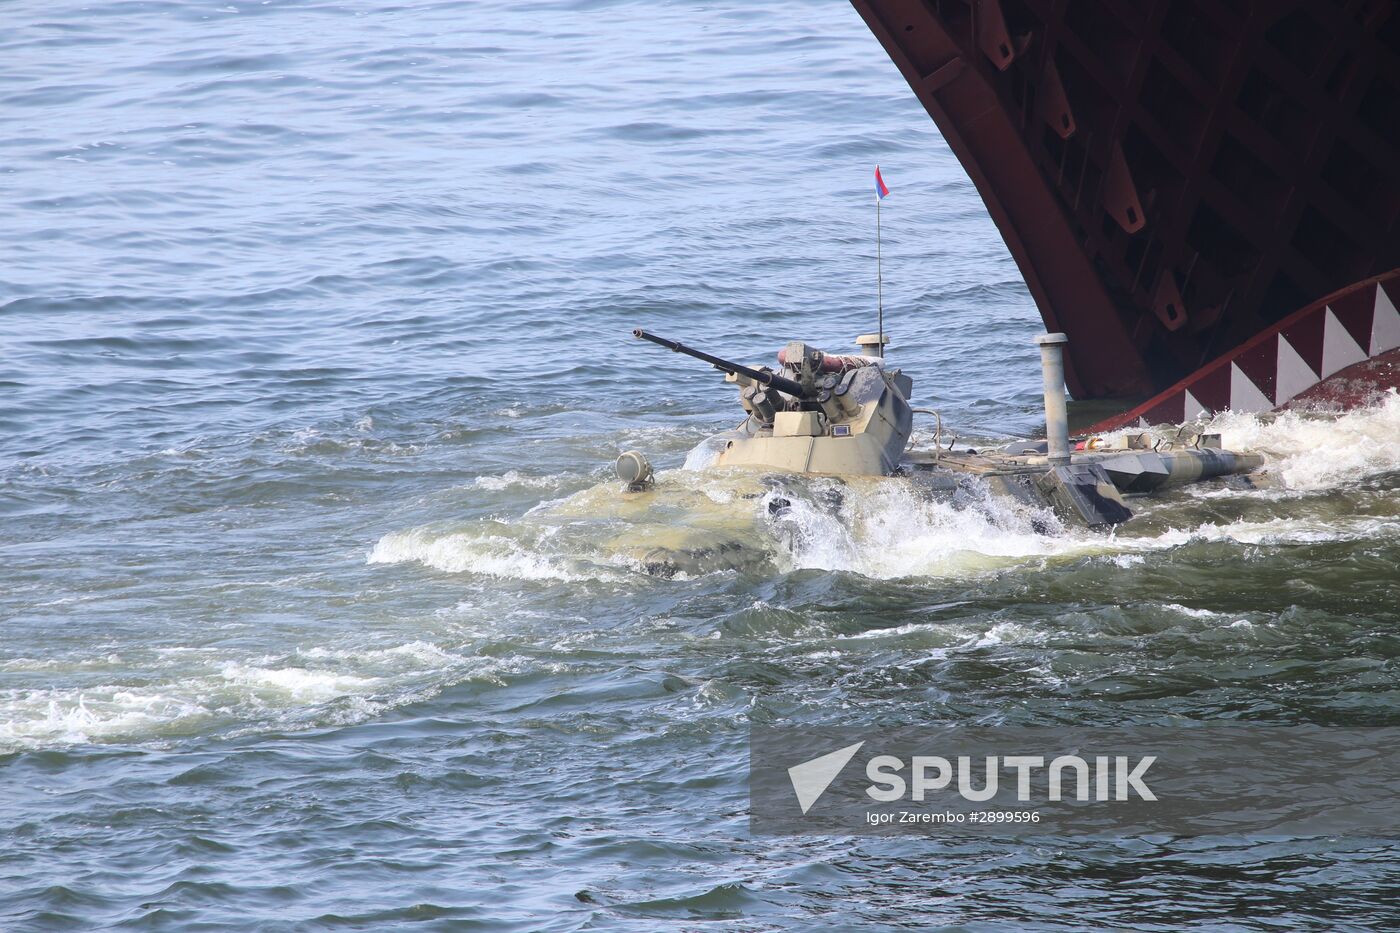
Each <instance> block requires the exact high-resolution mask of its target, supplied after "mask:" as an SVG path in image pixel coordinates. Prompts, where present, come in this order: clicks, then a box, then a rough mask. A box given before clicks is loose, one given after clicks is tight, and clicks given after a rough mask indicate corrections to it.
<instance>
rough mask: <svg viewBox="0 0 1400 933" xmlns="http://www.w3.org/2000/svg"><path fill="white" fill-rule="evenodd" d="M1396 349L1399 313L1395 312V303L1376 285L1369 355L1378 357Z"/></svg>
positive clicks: (1397, 344)
mask: <svg viewBox="0 0 1400 933" xmlns="http://www.w3.org/2000/svg"><path fill="white" fill-rule="evenodd" d="M1396 347H1400V312H1397V311H1396V310H1395V303H1394V302H1392V301H1391V300H1390V296H1389V295H1387V294H1386V293H1385V289H1383V288H1381V287H1380V286H1379V285H1378V286H1376V313H1375V317H1374V318H1372V320H1371V355H1372V356H1378V355H1380V354H1382V353H1384V352H1385V351H1386V350H1394V349H1395V348H1396Z"/></svg>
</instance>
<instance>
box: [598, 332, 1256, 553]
mask: <svg viewBox="0 0 1400 933" xmlns="http://www.w3.org/2000/svg"><path fill="white" fill-rule="evenodd" d="M633 335H634V336H635V337H637V338H639V339H641V340H646V341H650V342H651V343H654V344H657V345H658V346H661V347H665V348H666V349H668V350H672V351H674V352H676V353H682V354H685V355H687V356H691V357H694V358H695V359H698V360H701V361H703V362H706V363H709V364H710V365H711V366H713V367H714V368H715V369H718V370H720V371H721V372H723V373H725V381H726V382H729V383H732V384H734V385H735V386H736V387H737V388H738V390H739V404H740V405H741V406H742V408H743V410H744V413H745V417H744V420H743V421H742V422H741V423H740V424H739V425H738V426H737V427H736V428H734V429H733V430H731V431H728V432H725V433H723V434H720V435H718V436H716V437H715V438H713V439H712V440H711V441H710V443H711V445H712V446H713V447H714V448H716V449H717V451H718V453H717V456H716V458H715V461H714V464H713V466H714V467H716V468H723V467H748V468H751V469H755V470H760V471H766V472H767V473H771V474H775V475H778V476H782V475H789V476H790V475H794V474H796V475H808V474H810V475H822V476H834V477H879V476H888V477H902V478H904V479H906V480H908V481H909V482H912V483H914V484H916V485H917V486H918V487H919V488H920V489H923V490H926V491H927V492H928V493H929V494H930V495H939V494H949V495H953V494H956V493H957V492H958V491H959V490H961V489H965V488H966V487H967V486H968V485H969V484H981V485H982V486H983V487H985V488H986V489H987V490H989V491H990V492H991V493H993V494H996V495H1000V496H1006V497H1010V498H1011V499H1014V500H1017V501H1019V502H1022V503H1026V504H1028V505H1032V506H1040V507H1049V508H1051V509H1053V510H1054V512H1055V513H1056V514H1057V515H1059V516H1060V518H1061V519H1063V520H1065V521H1070V522H1075V523H1079V524H1083V525H1087V526H1088V527H1091V528H1103V527H1109V526H1113V525H1117V524H1119V523H1122V522H1125V521H1127V520H1128V519H1130V518H1131V517H1132V514H1133V513H1132V510H1131V509H1130V508H1129V506H1128V505H1127V503H1126V502H1125V501H1124V494H1125V493H1126V494H1139V493H1148V492H1155V491H1158V490H1161V489H1165V488H1168V487H1171V486H1178V485H1181V484H1183V483H1191V482H1197V481H1201V480H1209V479H1213V478H1216V477H1221V476H1227V475H1234V474H1245V473H1249V472H1251V471H1253V470H1255V469H1257V468H1258V467H1260V466H1261V465H1262V463H1263V458H1262V457H1260V456H1259V455H1258V454H1254V453H1242V452H1234V451H1228V450H1223V449H1221V448H1220V438H1219V435H1209V434H1195V435H1191V436H1189V437H1188V436H1185V435H1182V436H1180V437H1178V438H1177V439H1175V440H1172V441H1162V440H1153V439H1152V437H1151V436H1150V435H1148V434H1135V435H1127V436H1125V437H1122V438H1119V439H1116V440H1115V441H1114V442H1112V443H1106V442H1104V441H1103V440H1102V439H1099V438H1089V439H1086V440H1084V441H1082V442H1080V443H1078V444H1077V445H1073V446H1072V445H1071V443H1070V438H1069V430H1068V420H1067V416H1066V403H1065V386H1064V364H1063V358H1062V350H1063V346H1064V344H1065V342H1066V339H1065V337H1064V335H1063V334H1043V335H1041V336H1039V337H1037V338H1036V342H1037V344H1039V346H1040V351H1041V363H1042V372H1043V376H1044V390H1045V411H1046V424H1047V437H1046V439H1045V440H1044V441H1031V442H1024V443H1018V444H1011V445H1009V446H1006V447H1002V448H1000V449H984V450H974V449H957V450H955V449H952V448H953V446H954V445H953V444H952V443H949V444H948V446H947V447H945V446H944V443H943V441H944V438H943V428H942V423H941V418H939V416H938V414H937V413H936V412H933V411H930V410H928V409H921V408H914V407H913V406H911V405H910V402H909V399H910V397H911V395H912V391H913V381H912V380H911V379H910V377H909V376H908V375H906V374H905V373H903V372H901V371H900V370H899V369H898V368H892V367H890V366H888V365H887V363H886V359H885V356H884V349H885V346H886V344H887V342H888V339H887V337H886V335H884V334H873V335H865V336H862V337H860V338H859V339H858V340H857V345H858V346H859V347H860V348H861V351H862V352H861V353H860V354H859V355H844V354H832V353H825V352H823V351H821V350H819V349H817V348H815V347H812V346H809V345H807V344H805V343H802V342H800V341H793V342H791V343H788V344H787V345H786V346H785V347H783V349H782V350H781V351H779V353H778V358H777V361H778V364H779V366H778V368H776V369H774V368H771V367H768V366H760V367H750V366H744V365H741V364H738V363H734V362H731V361H729V360H725V359H722V358H720V357H717V356H712V355H710V354H708V353H704V352H702V351H699V350H695V349H692V348H690V347H688V346H686V345H684V344H681V343H678V342H676V341H674V340H668V339H666V338H664V337H658V336H656V335H655V334H651V333H648V332H646V331H644V330H636V331H633ZM915 415H927V416H929V417H932V418H934V419H936V420H935V433H934V442H933V444H932V445H931V446H930V447H928V448H927V449H911V445H910V440H911V437H912V435H913V425H914V417H915ZM617 467H618V475H619V477H620V478H622V479H623V480H624V481H625V482H626V483H627V484H628V488H629V489H631V490H633V491H642V490H644V489H646V488H648V487H649V486H650V484H651V483H652V482H654V480H653V478H652V472H651V467H650V465H649V464H647V462H646V459H645V457H643V456H642V455H641V454H639V453H637V452H636V451H628V452H626V453H624V454H623V455H622V456H621V457H620V458H619V460H618V464H617ZM782 506H783V500H782V499H781V497H779V498H771V497H770V499H769V509H770V510H781V508H782Z"/></svg>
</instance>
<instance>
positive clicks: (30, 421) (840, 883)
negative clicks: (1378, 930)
mask: <svg viewBox="0 0 1400 933" xmlns="http://www.w3.org/2000/svg"><path fill="white" fill-rule="evenodd" d="M3 19H4V24H5V27H6V28H5V29H4V34H3V38H0V52H2V53H3V54H0V98H3V108H0V184H3V190H4V193H5V200H6V205H5V216H4V220H3V222H0V257H3V262H0V347H3V351H4V352H3V354H0V387H3V395H0V515H3V516H4V535H3V537H0V581H3V585H0V619H3V638H2V639H0V788H2V789H3V791H4V795H3V801H2V802H0V827H3V838H4V839H5V844H4V846H3V847H0V918H3V925H4V926H5V927H6V928H9V929H15V928H35V929H39V928H72V927H83V928H86V927H99V926H108V925H114V926H121V927H129V928H137V929H141V928H149V929H181V928H187V927H189V928H193V927H197V926H198V927H201V928H224V927H229V928H239V927H242V928H250V929H266V928H279V927H286V926H301V925H304V926H307V927H310V928H321V927H326V928H330V927H359V928H393V927H396V926H407V925H410V924H414V923H425V924H427V926H429V927H442V928H452V929H474V928H479V929H490V930H498V929H521V930H527V929H529V930H534V929H550V930H572V929H581V928H590V929H635V930H656V929H669V928H674V929H699V928H706V929H734V930H756V929H805V928H810V927H823V926H827V927H843V926H844V927H858V926H867V927H871V928H886V927H908V928H930V927H939V926H943V925H948V926H954V925H958V924H963V925H966V926H968V927H973V928H976V927H979V926H987V925H993V926H994V925H1006V926H1007V927H1012V928H1025V927H1033V926H1046V927H1049V926H1055V925H1063V926H1069V927H1081V928H1087V927H1100V926H1117V927H1123V928H1136V929H1175V928H1179V927H1181V926H1184V925H1189V924H1193V923H1195V924H1203V925H1209V926H1228V925H1235V926H1237V927H1240V928H1244V927H1249V926H1253V925H1267V924H1274V925H1277V926H1283V927H1295V928H1309V929H1311V928H1344V927H1348V926H1352V927H1359V926H1363V925H1366V924H1373V925H1376V926H1386V925H1388V924H1389V923H1390V922H1392V921H1394V919H1395V914H1394V913H1393V912H1392V911H1393V910H1394V908H1393V900H1392V897H1393V892H1394V890H1395V889H1396V885H1397V881H1400V879H1397V877H1396V876H1397V865H1400V862H1397V859H1396V854H1395V850H1394V848H1392V847H1390V846H1387V845H1382V844H1379V843H1374V842H1360V841H1348V840H1313V841H1303V840H1299V841H1296V842H1292V843H1289V842H1278V841H1275V842H1270V843H1268V844H1262V843H1261V844H1249V843H1245V842H1241V841H1238V840H1236V841H1233V842H1220V841H1214V842H1211V841H1201V840H1197V841H1192V840H1171V839H1152V840H1124V841H1122V842H1120V843H1116V844H1105V843H1096V844H1093V845H1085V844H1082V843H1074V844H1068V843H1065V844H1056V843H1053V842H1045V843H1042V844H1035V845H1027V844H1024V843H1010V842H1006V843H1001V842H985V841H964V842H956V843H949V842H942V841H938V840H922V841H919V840H909V841H899V842H890V841H888V840H885V841H880V840H850V839H829V838H817V839H808V840H778V841H773V840H766V839H752V838H750V837H749V836H748V833H747V823H746V818H745V809H746V806H747V789H746V785H745V775H746V754H747V749H746V741H747V733H746V727H747V724H748V723H749V722H753V721H760V722H765V723H782V722H807V723H811V722H840V723H843V724H891V723H917V722H929V721H936V722H967V723H976V724H980V725H987V724H996V723H1015V724H1052V723H1077V724H1084V723H1096V722H1103V723H1113V724H1166V723H1174V722H1183V721H1205V720H1212V721H1213V720H1221V719H1227V720H1246V721H1251V722H1265V723H1277V724H1287V723H1301V722H1308V723H1339V724H1341V723H1344V724H1348V725H1396V724H1397V722H1400V681H1398V680H1397V658H1400V640H1397V635H1396V632H1397V625H1400V608H1397V604H1400V580H1397V576H1398V574H1397V571H1396V566H1397V561H1398V560H1400V495H1397V491H1398V490H1400V399H1397V398H1395V397H1391V398H1390V399H1388V400H1387V401H1386V402H1385V403H1384V404H1382V405H1381V406H1379V407H1378V408H1375V409H1373V410H1370V411H1367V412H1360V413H1355V414H1351V415H1347V416H1344V417H1340V418H1338V417H1335V416H1327V415H1320V414H1313V415H1297V414H1290V415H1287V416H1285V417H1282V418H1280V419H1277V420H1273V421H1260V420H1258V419H1254V418H1249V417H1226V418H1222V419H1220V424H1219V426H1220V427H1221V428H1222V429H1223V430H1224V431H1225V433H1226V440H1227V442H1234V443H1238V444H1248V445H1255V446H1258V447H1261V448H1263V449H1265V450H1266V451H1269V452H1270V453H1272V454H1273V455H1274V465H1273V467H1272V473H1273V474H1274V476H1275V478H1276V479H1277V485H1276V486H1275V487H1273V488H1270V489H1268V490H1262V491H1254V492H1242V491H1233V490H1230V489H1227V488H1225V487H1203V488H1200V489H1196V490H1191V491H1185V492H1181V493H1178V494H1175V495H1172V496H1170V497H1168V498H1166V499H1164V500H1162V501H1159V502H1156V503H1153V504H1149V505H1146V506H1145V511H1144V515H1143V517H1142V518H1141V520H1140V521H1138V522H1135V523H1134V524H1133V525H1131V526H1130V527H1128V528H1125V529H1123V530H1121V531H1120V532H1119V533H1118V534H1117V535H1116V536H1103V535H1093V534H1088V533H1084V532H1077V531H1072V530H1063V529H1058V530H1057V529H1055V528H1054V527H1050V528H1048V529H1047V528H1046V526H1045V525H1044V523H1043V522H1033V521H1032V519H1034V518H1035V516H1028V515H1025V514H1020V513H1017V512H1015V511H1012V510H1008V509H1005V508H1002V507H999V506H998V505H997V504H996V503H995V502H987V503H981V504H977V503H973V504H972V505H970V506H969V507H966V508H961V509H955V508H952V507H951V506H948V505H940V504H934V503H927V502H922V501H917V500H915V499H913V498H912V497H910V496H909V495H908V494H907V493H906V492H904V491H902V490H901V489H899V488H897V487H892V486H889V485H887V484H883V483H872V484H866V485H857V486H855V487H852V488H850V489H847V490H845V491H844V495H843V501H844V505H843V507H842V509H841V511H840V512H839V513H838V514H836V515H832V514H830V513H828V512H824V511H822V510H819V509H815V508H812V509H805V510H804V509H802V508H799V509H798V512H797V514H796V517H795V519H794V522H795V524H796V526H797V527H795V528H794V529H791V531H792V533H790V534H786V535H782V536H778V537H774V536H771V535H768V536H765V534H764V533H763V531H762V529H761V528H760V526H759V524H758V523H757V521H756V515H757V514H758V510H759V509H760V508H761V506H762V500H761V498H753V497H749V495H748V491H747V489H746V488H745V487H744V484H743V481H742V480H741V479H737V478H734V477H713V476H707V475H705V474H703V473H699V472H696V471H688V470H685V469H683V468H682V467H683V465H684V464H685V463H686V460H687V456H688V455H689V454H690V453H691V452H692V450H693V449H694V448H695V447H696V445H697V444H698V443H699V442H700V441H701V440H702V439H703V438H704V437H705V436H707V435H708V434H709V433H711V432H713V431H715V430H717V429H720V428H724V427H727V426H729V425H730V424H731V423H732V422H734V421H735V420H736V414H735V412H736V411H737V409H735V408H734V407H733V399H732V389H730V388H728V387H725V386H723V385H722V384H721V383H720V382H719V380H718V378H717V377H716V376H715V374H714V373H712V372H710V371H708V370H706V369H705V368H704V367H703V366H700V365H698V364H696V365H691V364H690V363H689V361H686V360H684V359H682V358H679V357H676V356H673V355H671V354H663V353H661V352H660V351H658V350H655V348H649V347H646V346H643V345H641V344H638V343H637V342H636V341H633V340H631V339H630V337H628V331H629V330H630V329H631V328H632V327H635V326H645V327H648V328H650V329H653V330H656V331H658V332H660V333H663V334H666V335H668V336H675V337H679V338H682V339H689V340H692V341H694V342H696V343H699V344H702V345H705V346H707V347H709V348H711V349H714V350H717V351H720V352H727V353H730V354H733V355H735V356H738V357H741V358H744V359H750V360H758V359H766V358H768V355H769V354H770V353H771V352H773V351H774V350H775V349H776V348H777V347H778V346H779V345H780V344H781V343H782V342H783V341H785V340H786V339H788V338H789V337H793V336H797V337H802V338H804V339H807V340H809V341H811V342H814V343H817V344H819V345H825V346H827V347H830V348H837V349H839V348H843V347H846V346H848V345H849V343H850V341H851V339H852V338H853V337H854V336H855V335H856V334H857V333H859V332H861V331H863V330H867V329H869V325H870V320H871V311H870V309H871V306H872V303H873V292H874V287H873V286H874V281H873V250H872V242H871V236H870V234H871V226H872V221H873V217H872V216H871V215H872V204H871V196H870V191H869V187H870V180H869V173H870V168H871V166H872V165H873V164H874V163H875V162H876V161H879V162H881V163H882V165H883V166H884V169H885V176H886V179H887V180H888V181H889V183H890V184H891V186H892V187H893V188H894V191H895V194H894V197H892V198H891V200H890V201H889V202H887V205H886V206H887V210H886V211H885V217H884V221H885V224H884V226H885V231H886V239H885V257H886V268H885V295H886V300H887V305H888V308H887V310H888V316H887V321H888V322H889V327H890V329H891V330H892V331H893V332H894V334H895V335H896V342H897V345H898V349H897V350H896V351H895V352H896V353H897V354H898V357H899V359H900V361H901V362H902V363H903V364H905V365H906V366H907V369H908V371H909V372H911V373H912V374H913V375H914V377H915V379H916V389H917V392H918V401H919V403H921V404H931V405H935V406H937V407H939V408H941V409H942V411H943V413H944V417H945V419H946V420H948V421H949V422H950V423H952V424H953V425H955V426H956V427H957V429H958V430H959V431H960V432H961V433H962V435H963V436H964V442H970V443H982V442H983V441H986V440H989V439H996V438H1003V437H1014V436H1026V435H1029V434H1031V433H1033V432H1034V431H1035V430H1036V428H1037V425H1038V421H1039V418H1038V413H1037V398H1036V392H1037V385H1038V380H1037V372H1036V366H1037V363H1036V357H1035V354H1034V352H1033V348H1032V347H1031V345H1030V337H1031V335H1032V334H1034V333H1035V332H1036V331H1037V330H1038V329H1039V326H1040V325H1039V321H1038V318H1037V316H1036V314H1035V312H1034V309H1033V306H1032V304H1031V302H1030V299H1029V297H1028V295H1027V294H1026V292H1025V290H1024V287H1023V286H1022V285H1021V284H1020V279H1019V276H1018V275H1017V273H1016V270H1015V268H1014V266H1013V264H1012V263H1011V261H1010V259H1009V257H1008V256H1007V254H1006V252H1005V249H1004V248H1003V246H1002V245H1001V243H1000V240H999V239H998V237H997V235H996V232H995V230H994V228H993V227H992V225H991V223H990V221H989V220H988V219H987V217H986V214H985V211H984V210H983V208H982V206H981V204H980V202H979V200H978V199H977V197H976V193H975V192H974V191H973V189H972V187H971V185H970V183H969V182H968V181H967V179H966V177H965V176H964V175H963V174H962V172H961V170H960V169H959V168H958V166H957V164H956V161H955V160H954V159H953V157H952V156H951V155H950V153H949V152H948V150H947V147H946V146H945V145H944V144H943V143H942V141H941V140H940V139H939V137H938V136H937V134H936V132H935V131H934V129H933V127H932V125H931V123H930V122H929V120H928V119H927V117H926V116H925V115H924V114H923V112H922V110H921V109H920V108H919V106H918V105H917V103H916V102H915V101H914V100H913V98H912V95H911V94H910V93H909V90H908V88H907V86H906V85H905V84H904V83H903V81H902V79H901V78H900V77H899V76H898V74H897V73H896V72H895V70H894V68H893V66H892V65H891V64H890V63H889V62H888V61H887V59H886V58H885V57H884V55H883V53H882V52H881V50H880V49H879V47H878V45H877V44H876V42H875V40H874V39H873V38H872V37H871V36H870V35H869V34H868V33H867V31H866V29H865V27H864V26H863V24H862V23H861V22H860V20H859V18H858V17H857V16H856V15H855V13H854V12H853V11H852V10H851V9H850V8H849V7H848V6H847V5H846V4H845V3H843V2H838V0H830V2H819V0H811V2H797V0H787V2H774V3H765V4H756V3H746V2H745V3H740V2H728V3H723V2H722V3H709V4H693V3H640V2H638V3H618V2H607V0H603V2H593V0H567V2H537V3H530V4H514V3H504V2H486V0H472V2H440V3H432V2H408V3H403V4H397V5H391V4H383V3H373V2H365V3H343V4H342V3H318V2H298V3H292V2H283V0H273V2H263V3H242V2H234V3H232V4H219V3H194V2H186V3H173V2H117V0H96V2H88V3H87V4H86V5H79V4H77V3H69V2H58V3H38V2H11V3H9V4H6V5H5V7H4V11H3ZM628 447H638V448H641V449H643V450H645V451H647V452H648V453H649V454H650V455H651V456H652V458H653V460H654V461H655V462H656V463H657V465H658V466H659V467H660V468H661V469H662V487H663V491H664V493H665V495H664V496H662V495H661V493H658V498H659V499H660V504H658V505H657V506H656V507H655V508H653V509H638V508H636V507H633V506H629V505H628V504H627V503H626V502H625V501H623V500H622V499H620V498H619V497H618V496H617V495H616V494H615V490H614V487H615V485H616V484H615V483H614V482H610V481H609V480H608V464H609V462H610V460H611V458H612V457H613V456H615V455H616V452H617V451H618V450H619V449H622V448H628ZM692 465H693V461H692ZM820 498H821V490H819V489H818V490H815V491H814V492H813V499H812V501H818V500H820ZM803 501H804V502H805V501H806V500H803ZM802 504H803V503H799V505H802ZM1037 529H1040V530H1037ZM687 536H689V537H687ZM673 539H686V540H697V539H698V540H702V541H711V542H713V541H733V542H736V543H737V544H739V545H741V546H742V549H741V550H740V551H739V552H737V553H741V554H742V555H743V558H744V559H743V560H742V561H736V562H734V564H733V565H732V566H730V565H722V566H720V565H717V566H712V567H702V568H698V569H696V570H695V571H694V572H690V573H681V574H679V575H677V576H675V577H673V578H669V579H667V578H660V577H657V576H654V575H649V574H646V573H643V572H641V568H642V566H643V563H644V561H643V560H642V558H640V557H639V556H638V555H639V553H642V554H643V555H644V552H645V549H646V548H648V547H652V546H658V545H661V544H664V543H666V542H667V541H669V540H673ZM639 549H640V551H639Z"/></svg>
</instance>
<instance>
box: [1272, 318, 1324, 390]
mask: <svg viewBox="0 0 1400 933" xmlns="http://www.w3.org/2000/svg"><path fill="white" fill-rule="evenodd" d="M1317 380H1318V375H1317V373H1315V372H1313V369H1312V367H1311V366H1309V365H1308V364H1307V363H1305V362H1304V361H1303V358H1302V357H1301V356H1299V355H1298V351H1297V350H1295V349H1293V344H1291V343H1289V342H1288V338H1287V337H1285V336H1283V334H1279V335H1278V374H1277V375H1276V376H1275V377H1274V405H1276V406H1277V405H1282V404H1283V403H1284V402H1287V401H1288V400H1289V399H1291V398H1293V396H1295V395H1297V394H1298V393H1299V392H1302V391H1305V390H1307V389H1311V388H1312V387H1313V386H1315V385H1317Z"/></svg>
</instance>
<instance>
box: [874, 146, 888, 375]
mask: <svg viewBox="0 0 1400 933" xmlns="http://www.w3.org/2000/svg"><path fill="white" fill-rule="evenodd" d="M889 193H890V189H889V186H888V185H886V184H885V179H883V178H881V177H880V166H878V165H877V166H875V327H876V339H877V340H879V341H880V342H879V344H878V346H879V348H880V358H881V359H884V358H885V272H884V259H883V256H882V247H881V241H880V202H881V201H883V200H885V197H886V196H887V195H889Z"/></svg>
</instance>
